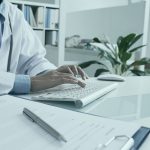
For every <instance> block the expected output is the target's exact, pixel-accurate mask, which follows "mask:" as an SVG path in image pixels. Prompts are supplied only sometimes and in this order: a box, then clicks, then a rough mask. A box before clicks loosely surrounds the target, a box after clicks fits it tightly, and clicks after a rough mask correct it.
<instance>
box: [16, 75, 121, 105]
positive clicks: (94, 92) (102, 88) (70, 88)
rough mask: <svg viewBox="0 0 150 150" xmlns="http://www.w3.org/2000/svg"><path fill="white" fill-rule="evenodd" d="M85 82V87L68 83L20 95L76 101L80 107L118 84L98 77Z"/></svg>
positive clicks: (27, 97)
mask: <svg viewBox="0 0 150 150" xmlns="http://www.w3.org/2000/svg"><path fill="white" fill-rule="evenodd" d="M85 83H86V86H85V88H82V87H80V86H79V85H74V84H72V85H71V84H66V85H60V86H57V87H55V88H51V89H48V90H44V91H40V92H38V93H32V94H29V95H19V97H21V98H25V99H29V100H34V101H45V102H48V101H60V102H62V101H69V102H74V103H75V106H76V107H78V108H80V107H83V106H85V105H87V104H89V103H91V102H92V101H94V100H96V99H98V98H100V97H102V96H104V95H105V94H107V93H109V92H110V91H112V90H113V89H115V88H116V87H117V85H118V84H117V83H115V82H111V81H110V82H108V81H99V80H97V79H96V78H90V79H88V80H85Z"/></svg>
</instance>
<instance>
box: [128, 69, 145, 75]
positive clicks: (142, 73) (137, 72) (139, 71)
mask: <svg viewBox="0 0 150 150" xmlns="http://www.w3.org/2000/svg"><path fill="white" fill-rule="evenodd" d="M130 71H131V72H132V73H133V74H135V75H137V76H145V75H146V73H145V72H144V71H141V70H130Z"/></svg>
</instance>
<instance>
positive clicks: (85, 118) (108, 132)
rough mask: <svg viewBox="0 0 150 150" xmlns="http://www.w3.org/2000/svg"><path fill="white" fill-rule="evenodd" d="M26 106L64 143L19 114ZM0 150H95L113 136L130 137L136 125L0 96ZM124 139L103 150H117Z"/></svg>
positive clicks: (123, 142)
mask: <svg viewBox="0 0 150 150" xmlns="http://www.w3.org/2000/svg"><path fill="white" fill-rule="evenodd" d="M24 107H26V108H28V109H30V110H32V111H33V112H34V113H36V114H37V115H38V116H39V117H40V118H42V119H43V120H44V121H46V122H47V123H49V124H50V125H51V126H53V127H54V128H55V129H56V130H58V131H59V132H60V133H61V134H62V135H63V136H64V137H65V138H66V139H67V141H68V142H67V143H63V142H60V141H58V140H56V139H55V138H53V137H52V136H51V135H50V134H48V133H47V132H46V131H44V130H43V129H42V128H41V127H39V126H38V125H37V124H36V123H33V122H31V121H30V120H29V119H27V118H26V117H25V116H24V115H23V114H22V111H23V108H24ZM0 120H1V123H0V149H1V150H10V149H12V150H95V149H96V147H97V145H99V144H100V143H102V144H103V143H105V142H107V141H108V140H109V139H110V138H112V137H113V136H115V135H122V134H125V135H127V136H129V137H131V136H132V135H133V134H134V133H135V132H136V130H137V129H138V128H139V126H138V125H136V124H132V123H127V122H121V121H114V120H110V119H106V118H101V117H97V116H92V115H88V114H83V113H78V112H73V111H70V110H65V109H61V108H57V107H53V106H48V105H44V104H40V103H37V102H32V101H27V100H22V99H19V98H15V97H11V96H1V97H0ZM125 142H126V141H124V140H122V141H121V140H115V141H114V142H113V143H112V144H111V145H110V146H109V147H107V148H105V150H119V149H120V147H122V145H124V144H125Z"/></svg>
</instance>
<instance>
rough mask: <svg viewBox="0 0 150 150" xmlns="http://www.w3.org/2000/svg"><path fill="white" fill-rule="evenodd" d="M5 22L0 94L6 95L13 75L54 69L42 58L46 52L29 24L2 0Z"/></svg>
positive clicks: (20, 14) (11, 85) (16, 9)
mask: <svg viewBox="0 0 150 150" xmlns="http://www.w3.org/2000/svg"><path fill="white" fill-rule="evenodd" d="M4 3H5V14H4V15H5V19H6V20H5V22H4V32H3V37H2V46H1V48H0V94H7V93H9V92H10V91H11V89H12V88H13V85H14V80H15V74H27V75H30V76H35V75H36V74H38V73H40V72H43V71H45V70H49V69H55V68H56V67H55V66H54V65H53V64H51V63H50V62H48V60H47V59H45V58H44V56H45V54H46V51H45V49H44V47H43V46H42V44H41V42H40V40H39V39H38V38H37V36H36V35H35V33H34V31H33V30H32V29H31V27H30V26H29V24H28V23H27V22H26V21H25V19H24V15H23V13H22V12H21V11H20V10H19V9H18V8H16V7H15V6H13V5H12V4H10V3H9V2H7V1H6V0H4ZM8 15H9V16H10V19H11V25H12V32H13V33H12V34H13V51H12V58H11V67H10V69H11V72H10V73H8V72H7V63H8V55H9V50H10V35H11V30H10V25H9V19H8Z"/></svg>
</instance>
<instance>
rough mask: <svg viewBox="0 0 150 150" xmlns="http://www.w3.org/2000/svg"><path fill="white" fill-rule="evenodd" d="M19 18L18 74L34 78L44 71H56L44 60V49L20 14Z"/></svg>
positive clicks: (54, 67)
mask: <svg viewBox="0 0 150 150" xmlns="http://www.w3.org/2000/svg"><path fill="white" fill-rule="evenodd" d="M19 17H20V20H21V21H20V25H21V27H22V41H21V44H22V47H21V53H20V57H19V63H18V73H20V74H27V75H30V76H35V75H37V74H39V73H41V72H43V71H45V70H52V69H56V66H54V65H53V64H52V63H50V62H49V61H48V60H47V59H46V58H45V54H46V50H45V48H44V47H43V45H42V44H41V41H40V40H39V39H38V37H37V36H36V34H35V32H34V31H33V29H32V28H31V27H30V25H29V24H28V23H27V22H26V20H25V19H24V16H23V14H22V13H21V12H20V16H19Z"/></svg>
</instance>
